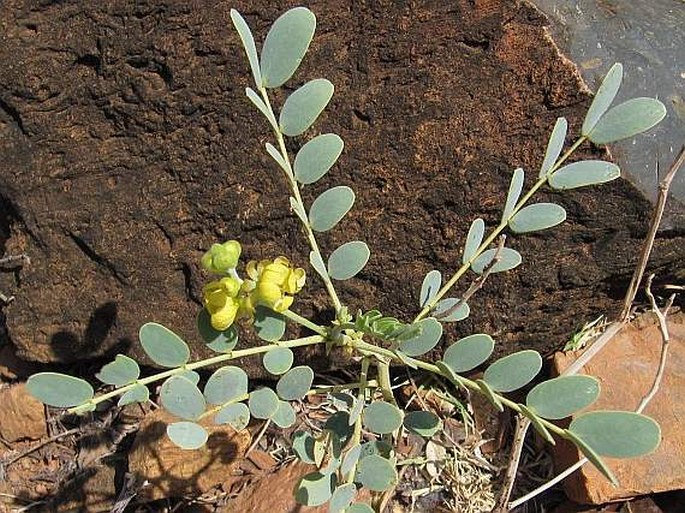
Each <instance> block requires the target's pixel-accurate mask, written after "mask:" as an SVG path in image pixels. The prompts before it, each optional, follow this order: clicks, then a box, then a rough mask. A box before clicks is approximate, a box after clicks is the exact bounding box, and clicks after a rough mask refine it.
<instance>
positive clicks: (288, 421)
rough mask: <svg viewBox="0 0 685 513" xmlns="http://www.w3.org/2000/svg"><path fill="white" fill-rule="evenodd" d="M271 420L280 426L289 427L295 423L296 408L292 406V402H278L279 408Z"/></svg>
mask: <svg viewBox="0 0 685 513" xmlns="http://www.w3.org/2000/svg"><path fill="white" fill-rule="evenodd" d="M271 420H272V421H273V423H274V424H276V425H277V426H278V427H280V428H283V429H285V428H289V427H290V426H292V425H293V424H295V420H296V418H295V410H293V407H292V406H290V403H288V402H286V401H279V402H278V409H277V410H276V413H275V414H274V415H273V417H271Z"/></svg>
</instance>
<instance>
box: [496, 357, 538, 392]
mask: <svg viewBox="0 0 685 513" xmlns="http://www.w3.org/2000/svg"><path fill="white" fill-rule="evenodd" d="M541 368H542V358H541V357H540V354H539V353H538V352H537V351H533V350H531V349H529V350H526V351H519V352H518V353H514V354H510V355H509V356H505V357H504V358H500V359H499V360H497V361H496V362H494V363H493V364H492V365H490V367H488V368H487V369H486V370H485V374H484V375H483V380H484V381H485V382H486V383H487V384H488V385H489V386H490V387H491V388H492V389H493V390H496V391H497V392H511V391H513V390H517V389H519V388H521V387H522V386H524V385H526V384H528V383H529V382H530V381H531V380H532V379H533V378H534V377H535V376H537V374H538V372H540V369H541Z"/></svg>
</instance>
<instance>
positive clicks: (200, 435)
mask: <svg viewBox="0 0 685 513" xmlns="http://www.w3.org/2000/svg"><path fill="white" fill-rule="evenodd" d="M166 433H167V436H168V437H169V438H170V439H171V441H172V442H174V443H175V444H176V445H178V446H179V447H180V448H181V449H199V448H200V447H202V446H203V445H204V444H205V443H207V438H208V437H209V436H208V434H207V430H205V428H203V427H202V426H200V425H199V424H196V423H195V422H186V421H184V422H174V423H173V424H169V425H168V426H167V427H166Z"/></svg>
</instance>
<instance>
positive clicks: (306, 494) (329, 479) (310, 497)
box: [295, 472, 338, 506]
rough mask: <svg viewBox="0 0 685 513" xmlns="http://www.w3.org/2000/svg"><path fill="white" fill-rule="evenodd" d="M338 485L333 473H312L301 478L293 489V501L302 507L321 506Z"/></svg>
mask: <svg viewBox="0 0 685 513" xmlns="http://www.w3.org/2000/svg"><path fill="white" fill-rule="evenodd" d="M337 484H338V479H337V476H336V475H335V473H331V474H328V475H326V474H322V473H320V472H312V473H310V474H307V475H306V476H304V477H303V478H302V480H301V481H300V483H299V484H298V485H297V488H296V489H295V500H296V501H297V503H298V504H302V505H304V506H321V505H322V504H325V503H326V502H328V500H329V499H330V498H331V495H333V490H335V486H336V485H337Z"/></svg>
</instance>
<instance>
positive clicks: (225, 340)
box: [197, 308, 238, 353]
mask: <svg viewBox="0 0 685 513" xmlns="http://www.w3.org/2000/svg"><path fill="white" fill-rule="evenodd" d="M197 331H198V332H199V333H200V337H202V340H204V341H205V344H207V347H208V348H210V349H211V350H212V351H215V352H217V353H228V352H230V351H233V349H235V346H236V345H237V344H238V330H237V329H236V327H235V325H233V326H231V327H229V328H228V329H226V330H224V331H218V330H215V329H214V328H213V327H212V323H211V321H210V316H209V312H208V311H207V309H206V308H203V309H202V310H200V313H198V314H197Z"/></svg>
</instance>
